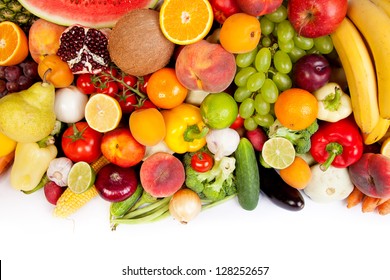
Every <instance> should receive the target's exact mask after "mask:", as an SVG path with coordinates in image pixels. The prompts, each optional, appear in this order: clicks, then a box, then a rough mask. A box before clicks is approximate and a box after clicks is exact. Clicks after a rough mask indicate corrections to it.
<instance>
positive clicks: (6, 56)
mask: <svg viewBox="0 0 390 280" xmlns="http://www.w3.org/2000/svg"><path fill="white" fill-rule="evenodd" d="M27 55H28V40H27V36H26V34H25V33H24V31H23V30H22V29H21V28H20V27H19V26H18V25H17V24H16V23H13V22H10V21H3V22H0V66H11V65H16V64H19V63H21V62H22V61H23V60H24V59H25V58H26V57H27Z"/></svg>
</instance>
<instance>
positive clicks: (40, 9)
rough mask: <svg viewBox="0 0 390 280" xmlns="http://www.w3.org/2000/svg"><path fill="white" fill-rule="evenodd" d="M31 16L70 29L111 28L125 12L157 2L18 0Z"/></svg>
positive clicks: (156, 1) (123, 0)
mask: <svg viewBox="0 0 390 280" xmlns="http://www.w3.org/2000/svg"><path fill="white" fill-rule="evenodd" d="M19 2H20V3H21V4H22V5H23V6H24V7H25V8H26V9H27V10H28V11H30V12H31V13H32V14H34V15H36V16H38V17H40V18H43V19H45V20H47V21H50V22H53V23H56V24H59V25H64V26H70V25H74V24H80V25H83V26H86V27H90V28H104V27H108V28H111V27H113V26H114V25H115V23H116V22H117V20H118V19H119V18H120V17H121V16H122V15H124V14H126V13H127V12H129V11H131V10H134V9H138V8H150V9H153V8H154V7H155V6H156V5H157V3H158V2H159V0H105V1H96V0H78V1H74V0H44V1H42V0H19Z"/></svg>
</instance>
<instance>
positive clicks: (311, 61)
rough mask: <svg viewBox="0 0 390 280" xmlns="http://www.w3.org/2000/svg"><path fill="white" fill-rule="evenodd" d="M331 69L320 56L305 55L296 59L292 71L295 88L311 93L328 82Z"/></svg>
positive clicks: (327, 62)
mask: <svg viewBox="0 0 390 280" xmlns="http://www.w3.org/2000/svg"><path fill="white" fill-rule="evenodd" d="M331 73H332V68H331V66H330V64H329V61H328V60H327V59H326V58H325V57H324V56H323V55H320V54H315V53H312V54H307V55H304V56H303V57H301V58H300V59H298V61H297V62H296V63H295V64H294V67H293V69H292V78H293V83H294V84H295V86H297V87H299V88H302V89H305V90H307V91H310V92H313V91H315V90H316V89H319V88H320V87H322V86H323V85H325V84H326V83H327V82H329V79H330V75H331Z"/></svg>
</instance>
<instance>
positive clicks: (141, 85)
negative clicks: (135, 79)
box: [139, 74, 152, 93]
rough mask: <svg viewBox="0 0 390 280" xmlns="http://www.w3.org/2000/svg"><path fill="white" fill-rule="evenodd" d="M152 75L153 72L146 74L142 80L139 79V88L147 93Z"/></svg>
mask: <svg viewBox="0 0 390 280" xmlns="http://www.w3.org/2000/svg"><path fill="white" fill-rule="evenodd" d="M150 76H152V74H148V75H145V76H143V77H142V78H141V81H139V90H140V91H141V92H143V93H146V91H147V88H148V82H149V79H150Z"/></svg>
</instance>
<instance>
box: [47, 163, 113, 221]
mask: <svg viewBox="0 0 390 280" xmlns="http://www.w3.org/2000/svg"><path fill="white" fill-rule="evenodd" d="M108 163H110V162H109V161H108V160H107V159H106V158H105V157H104V156H101V157H100V158H99V159H98V160H96V161H95V162H93V163H92V164H91V167H92V169H93V170H94V171H95V172H96V173H98V172H99V170H100V169H101V168H102V167H103V166H105V165H107V164H108ZM97 195H98V192H97V190H96V188H95V186H92V187H91V188H89V189H88V190H86V191H85V192H83V193H80V194H76V193H74V192H72V191H71V190H70V189H69V188H67V189H66V190H65V191H64V193H63V194H62V195H61V196H60V198H59V199H58V201H57V205H56V207H55V208H54V216H56V217H60V218H66V217H69V216H70V215H72V214H73V213H75V212H76V211H77V210H79V209H80V208H81V207H83V206H84V205H85V204H87V202H89V201H91V200H92V198H94V197H95V196H97Z"/></svg>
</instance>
